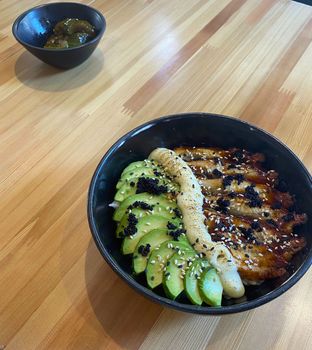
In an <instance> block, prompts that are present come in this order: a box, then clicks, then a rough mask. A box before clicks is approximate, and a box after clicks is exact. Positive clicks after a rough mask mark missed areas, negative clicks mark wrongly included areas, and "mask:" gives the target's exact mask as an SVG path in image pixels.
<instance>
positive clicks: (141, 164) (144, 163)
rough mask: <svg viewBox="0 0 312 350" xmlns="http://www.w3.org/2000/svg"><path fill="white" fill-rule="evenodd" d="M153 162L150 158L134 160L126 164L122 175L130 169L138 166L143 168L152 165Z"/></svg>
mask: <svg viewBox="0 0 312 350" xmlns="http://www.w3.org/2000/svg"><path fill="white" fill-rule="evenodd" d="M152 164H153V163H152V162H151V161H150V160H148V159H145V160H139V161H137V162H132V163H130V164H129V165H128V166H126V167H125V168H124V170H123V172H122V173H121V175H120V176H123V175H124V174H125V173H127V172H128V171H132V170H133V169H136V168H142V167H144V166H152Z"/></svg>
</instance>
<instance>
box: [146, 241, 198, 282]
mask: <svg viewBox="0 0 312 350" xmlns="http://www.w3.org/2000/svg"><path fill="white" fill-rule="evenodd" d="M178 251H181V254H183V255H184V254H185V252H186V251H193V248H192V247H191V246H190V244H189V243H188V240H187V238H186V236H180V237H179V241H174V240H170V241H166V242H164V243H162V244H161V245H160V246H159V247H157V248H155V249H154V250H153V251H152V253H151V255H150V257H149V259H148V262H147V267H146V280H147V284H148V286H149V287H150V288H156V287H157V286H159V285H160V284H161V283H162V281H163V274H164V273H166V272H164V271H163V269H164V268H165V267H166V266H167V263H168V260H169V259H170V258H171V257H172V255H173V254H175V253H177V252H178Z"/></svg>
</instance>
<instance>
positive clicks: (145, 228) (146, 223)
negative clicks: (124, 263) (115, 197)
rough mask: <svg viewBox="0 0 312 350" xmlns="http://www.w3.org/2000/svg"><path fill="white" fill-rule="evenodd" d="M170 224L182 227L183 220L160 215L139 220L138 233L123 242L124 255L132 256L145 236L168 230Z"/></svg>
mask: <svg viewBox="0 0 312 350" xmlns="http://www.w3.org/2000/svg"><path fill="white" fill-rule="evenodd" d="M168 223H172V224H173V225H175V226H180V224H181V220H180V219H178V218H176V219H170V220H168V219H167V218H164V217H163V216H160V215H148V216H144V217H143V218H141V219H139V220H138V223H137V224H136V232H135V233H134V234H133V235H131V236H127V237H125V238H124V240H123V242H122V247H121V248H122V252H123V254H132V253H133V252H134V250H135V248H136V246H137V244H138V242H139V240H140V239H141V238H142V237H143V236H145V235H146V234H147V233H148V232H150V231H152V230H155V229H167V225H168Z"/></svg>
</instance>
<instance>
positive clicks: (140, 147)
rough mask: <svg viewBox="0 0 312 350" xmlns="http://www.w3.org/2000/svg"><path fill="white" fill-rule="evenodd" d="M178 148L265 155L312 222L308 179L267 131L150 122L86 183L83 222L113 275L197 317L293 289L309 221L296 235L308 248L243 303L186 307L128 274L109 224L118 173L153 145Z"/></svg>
mask: <svg viewBox="0 0 312 350" xmlns="http://www.w3.org/2000/svg"><path fill="white" fill-rule="evenodd" d="M177 146H199V147H200V146H203V147H220V148H224V149H226V148H230V147H239V148H244V149H247V150H249V151H251V152H262V153H264V154H265V156H266V162H265V167H266V168H267V169H275V170H276V171H277V172H278V173H279V174H280V177H281V179H282V180H284V181H286V183H287V184H288V189H289V192H290V193H291V194H294V195H295V197H296V198H297V207H296V211H298V212H304V213H306V214H307V215H308V217H309V218H312V178H311V175H310V174H309V172H308V171H307V169H306V168H305V167H304V165H303V164H302V163H301V161H300V160H299V159H298V158H297V156H296V155H295V154H294V153H293V152H292V151H291V150H290V149H289V148H287V147H286V146H285V145H284V144H282V143H281V142H280V141H279V140H277V139H276V138H275V137H273V136H272V135H270V134H268V133H267V132H265V131H263V130H261V129H259V128H257V127H255V126H253V125H250V124H248V123H246V122H243V121H240V120H238V119H234V118H230V117H226V116H220V115H215V114H207V113H189V114H178V115H173V116H168V117H163V118H160V119H156V120H152V121H150V122H148V123H146V124H143V125H141V126H139V127H137V128H136V129H134V130H132V131H130V132H129V133H127V134H126V135H124V136H123V137H121V138H120V139H119V140H118V141H117V142H116V143H115V144H114V145H113V146H112V147H111V148H110V149H109V150H108V152H107V153H106V154H105V155H104V157H103V158H102V160H101V161H100V163H99V165H98V167H97V169H96V171H95V173H94V175H93V178H92V181H91V184H90V188H89V196H88V219H89V225H90V228H91V232H92V235H93V238H94V240H95V242H96V245H97V247H98V249H99V251H100V252H101V254H102V255H103V257H104V258H105V260H106V261H107V262H108V264H109V265H110V266H111V267H112V269H113V270H114V271H116V272H117V274H118V275H119V276H120V277H122V278H123V279H124V280H125V281H126V282H127V283H128V284H129V285H130V286H131V287H133V288H134V289H135V290H137V291H138V292H140V293H142V294H143V295H145V296H146V297H148V298H150V299H152V300H153V301H156V302H158V303H160V304H162V305H164V306H169V307H172V308H174V309H177V310H180V311H186V312H192V313H198V314H227V313H235V312H241V311H245V310H249V309H253V308H255V307H258V306H260V305H262V304H265V303H267V302H269V301H271V300H273V299H274V298H276V297H278V296H279V295H281V294H282V293H284V292H285V291H286V290H288V289H289V288H290V287H292V286H293V285H294V284H295V283H296V282H297V281H298V280H299V279H300V278H301V277H302V276H303V275H304V274H305V272H306V271H307V270H308V268H309V267H310V265H311V262H312V235H311V234H310V233H311V232H312V220H308V222H307V223H306V224H305V225H302V226H300V227H298V229H297V230H296V232H297V233H298V234H299V235H303V236H304V237H305V238H306V241H307V246H306V248H305V249H304V250H302V251H301V252H300V253H298V254H297V255H296V256H295V258H294V259H293V261H292V262H291V269H290V270H289V272H288V273H287V274H286V275H285V276H283V278H280V279H275V280H270V281H267V282H264V283H263V284H261V285H259V286H247V287H246V295H245V297H244V298H242V299H238V300H235V299H229V300H227V299H225V298H223V301H222V307H219V308H215V307H209V306H204V305H203V306H195V305H191V304H190V302H189V301H188V299H187V298H186V297H183V296H181V297H180V298H178V299H177V300H170V299H168V298H167V297H166V296H165V294H164V292H163V291H162V289H161V288H159V289H158V290H157V291H152V290H150V289H148V288H147V285H146V283H145V278H144V276H143V275H144V274H142V276H139V277H138V278H136V277H134V276H133V274H132V264H131V258H130V257H128V256H124V255H122V253H121V249H120V241H118V240H117V238H116V237H115V230H116V223H115V222H114V221H113V220H112V216H113V209H112V208H111V207H109V203H111V202H112V201H113V200H114V195H115V188H116V183H117V181H118V179H119V177H120V174H121V172H122V170H123V169H124V168H125V167H126V166H127V165H128V164H129V163H131V162H134V161H137V160H143V159H145V158H147V157H148V155H149V153H150V152H151V151H152V150H153V149H155V148H157V147H167V148H171V149H173V148H174V147H177Z"/></svg>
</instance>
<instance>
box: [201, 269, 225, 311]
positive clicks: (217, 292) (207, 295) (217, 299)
mask: <svg viewBox="0 0 312 350" xmlns="http://www.w3.org/2000/svg"><path fill="white" fill-rule="evenodd" d="M198 284H199V290H200V293H201V296H202V298H203V300H204V302H205V303H206V304H208V305H211V306H221V301H222V292H223V287H222V284H221V280H220V277H219V276H218V274H217V271H216V270H215V269H214V268H211V269H208V270H207V271H205V272H203V274H202V276H201V278H200V280H199V283H198Z"/></svg>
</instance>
